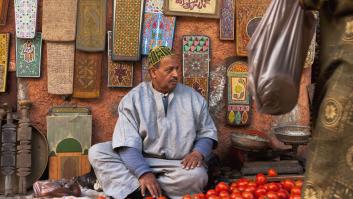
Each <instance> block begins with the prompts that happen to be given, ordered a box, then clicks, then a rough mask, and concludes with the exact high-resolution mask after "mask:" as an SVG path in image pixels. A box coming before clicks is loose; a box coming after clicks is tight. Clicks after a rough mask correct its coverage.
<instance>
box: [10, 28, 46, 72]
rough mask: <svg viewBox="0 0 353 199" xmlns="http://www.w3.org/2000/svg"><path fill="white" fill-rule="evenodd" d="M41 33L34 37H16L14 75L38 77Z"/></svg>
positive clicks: (40, 56)
mask: <svg viewBox="0 0 353 199" xmlns="http://www.w3.org/2000/svg"><path fill="white" fill-rule="evenodd" d="M41 60H42V34H41V33H37V35H36V37H35V38H34V39H19V38H16V76H17V77H40V65H41Z"/></svg>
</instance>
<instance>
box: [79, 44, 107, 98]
mask: <svg viewBox="0 0 353 199" xmlns="http://www.w3.org/2000/svg"><path fill="white" fill-rule="evenodd" d="M101 74H102V53H100V52H98V53H89V52H83V51H79V50H76V57H75V72H74V92H73V97H76V98H97V97H99V93H100V85H101Z"/></svg>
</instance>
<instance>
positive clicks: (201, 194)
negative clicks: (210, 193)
mask: <svg viewBox="0 0 353 199" xmlns="http://www.w3.org/2000/svg"><path fill="white" fill-rule="evenodd" d="M197 196H198V197H199V199H205V198H206V197H205V194H203V193H198V194H197Z"/></svg>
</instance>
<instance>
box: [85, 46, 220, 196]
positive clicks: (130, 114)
mask: <svg viewBox="0 0 353 199" xmlns="http://www.w3.org/2000/svg"><path fill="white" fill-rule="evenodd" d="M148 61H149V64H150V68H149V73H150V75H151V79H152V81H151V82H142V83H141V84H139V85H138V86H137V87H135V88H134V89H132V90H131V91H130V92H129V93H128V94H127V95H126V96H124V98H123V99H122V100H121V102H120V104H119V108H118V112H119V118H118V121H117V124H116V126H115V130H114V134H113V139H112V142H106V143H100V144H96V145H94V146H92V147H91V149H90V150H89V160H90V163H91V164H92V166H93V169H94V171H95V173H96V175H97V178H98V180H99V181H100V182H101V184H102V187H103V191H104V192H105V193H106V194H107V195H109V196H112V197H114V198H118V199H123V198H126V197H129V198H139V197H141V196H144V195H145V194H146V193H147V192H149V193H150V194H151V195H152V196H154V197H158V196H161V195H162V194H164V195H166V196H168V197H169V198H172V199H174V198H181V197H182V196H183V195H185V194H193V193H199V192H202V191H203V188H204V186H205V185H206V184H207V180H208V176H207V172H206V169H205V167H204V165H203V160H205V159H207V158H208V156H209V155H210V154H211V152H212V148H213V147H214V146H215V145H216V143H217V130H216V127H215V125H214V123H213V120H212V118H211V116H210V114H209V112H208V105H207V102H206V100H205V99H204V98H203V97H202V96H201V95H200V94H199V93H197V92H196V91H195V90H193V89H192V88H190V87H187V86H185V85H183V84H179V83H178V70H179V67H178V62H177V59H176V57H175V56H174V55H172V53H171V51H170V49H169V48H167V47H157V48H154V49H153V50H152V51H151V52H150V54H149V56H148ZM162 192H163V193H162ZM137 195H139V196H137Z"/></svg>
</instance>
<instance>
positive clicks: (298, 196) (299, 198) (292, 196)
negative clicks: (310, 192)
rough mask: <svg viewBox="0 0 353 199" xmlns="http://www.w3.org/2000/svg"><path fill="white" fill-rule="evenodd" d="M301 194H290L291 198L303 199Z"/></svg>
mask: <svg viewBox="0 0 353 199" xmlns="http://www.w3.org/2000/svg"><path fill="white" fill-rule="evenodd" d="M301 198H302V197H301V196H300V195H290V197H289V199H301Z"/></svg>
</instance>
